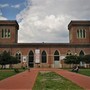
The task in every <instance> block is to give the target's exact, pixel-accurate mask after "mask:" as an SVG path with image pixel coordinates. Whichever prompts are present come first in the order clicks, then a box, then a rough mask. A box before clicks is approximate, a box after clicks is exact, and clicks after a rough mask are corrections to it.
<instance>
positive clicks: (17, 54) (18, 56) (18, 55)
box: [16, 52, 21, 61]
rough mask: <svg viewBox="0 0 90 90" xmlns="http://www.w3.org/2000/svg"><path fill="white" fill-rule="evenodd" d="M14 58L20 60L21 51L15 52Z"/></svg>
mask: <svg viewBox="0 0 90 90" xmlns="http://www.w3.org/2000/svg"><path fill="white" fill-rule="evenodd" d="M16 58H17V59H18V60H20V61H21V53H19V52H17V53H16Z"/></svg>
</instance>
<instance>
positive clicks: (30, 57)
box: [29, 51, 34, 62]
mask: <svg viewBox="0 0 90 90" xmlns="http://www.w3.org/2000/svg"><path fill="white" fill-rule="evenodd" d="M33 61H34V53H33V52H32V51H30V52H29V62H33Z"/></svg>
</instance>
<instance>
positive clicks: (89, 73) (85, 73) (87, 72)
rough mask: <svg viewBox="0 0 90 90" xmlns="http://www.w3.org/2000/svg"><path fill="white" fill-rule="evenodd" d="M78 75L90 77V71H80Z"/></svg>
mask: <svg viewBox="0 0 90 90" xmlns="http://www.w3.org/2000/svg"><path fill="white" fill-rule="evenodd" d="M78 73H80V74H83V75H86V76H90V69H80V70H79V72H78Z"/></svg>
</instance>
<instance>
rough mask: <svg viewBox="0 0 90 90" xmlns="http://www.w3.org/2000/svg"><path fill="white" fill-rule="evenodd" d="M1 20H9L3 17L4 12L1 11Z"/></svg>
mask: <svg viewBox="0 0 90 90" xmlns="http://www.w3.org/2000/svg"><path fill="white" fill-rule="evenodd" d="M0 20H7V18H5V17H4V16H3V15H2V11H1V10H0Z"/></svg>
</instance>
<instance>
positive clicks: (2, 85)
mask: <svg viewBox="0 0 90 90" xmlns="http://www.w3.org/2000/svg"><path fill="white" fill-rule="evenodd" d="M39 71H53V72H56V73H58V74H60V75H62V76H63V77H65V78H67V79H69V80H71V81H72V82H74V83H76V84H77V85H79V86H81V87H83V88H84V89H85V90H90V77H88V76H84V75H80V74H76V73H72V72H69V71H66V70H62V69H47V68H46V69H42V68H38V69H37V68H34V69H31V71H30V72H28V71H25V72H23V73H20V74H17V75H15V76H12V77H10V78H7V79H5V80H2V81H0V90H32V87H33V85H34V83H35V80H36V77H37V74H38V72H39Z"/></svg>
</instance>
